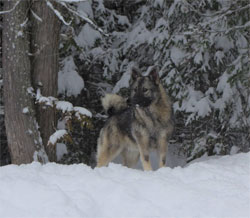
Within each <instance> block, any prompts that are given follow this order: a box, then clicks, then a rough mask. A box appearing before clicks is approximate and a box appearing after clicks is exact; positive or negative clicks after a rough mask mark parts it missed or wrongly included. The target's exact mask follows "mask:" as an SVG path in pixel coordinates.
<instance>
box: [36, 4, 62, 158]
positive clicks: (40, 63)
mask: <svg viewBox="0 0 250 218" xmlns="http://www.w3.org/2000/svg"><path fill="white" fill-rule="evenodd" d="M32 11H33V13H35V14H36V15H37V16H38V17H39V18H37V16H36V15H35V16H32V40H31V42H32V43H31V49H32V54H33V58H32V65H31V67H32V69H31V70H32V79H33V85H34V87H36V88H39V87H40V89H41V93H42V95H44V96H54V97H55V96H56V95H57V75H58V70H59V67H58V48H59V32H60V21H59V20H58V18H57V17H56V15H55V13H54V12H53V11H52V10H51V9H50V8H49V7H48V6H47V5H46V2H45V1H34V2H33V4H32ZM36 109H37V110H36V111H37V118H38V123H39V126H40V131H41V135H42V139H43V144H44V145H45V149H46V152H47V154H48V156H49V160H50V161H56V152H55V147H53V146H51V147H47V143H48V140H49V137H50V135H52V134H53V133H54V131H55V129H56V115H55V111H54V110H53V109H51V108H45V107H43V106H41V105H38V106H37V108H36Z"/></svg>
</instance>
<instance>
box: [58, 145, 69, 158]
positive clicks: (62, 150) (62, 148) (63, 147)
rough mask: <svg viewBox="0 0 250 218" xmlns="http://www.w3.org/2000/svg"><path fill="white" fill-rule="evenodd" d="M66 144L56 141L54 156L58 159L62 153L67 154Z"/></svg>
mask: <svg viewBox="0 0 250 218" xmlns="http://www.w3.org/2000/svg"><path fill="white" fill-rule="evenodd" d="M67 153H68V150H67V146H66V145H65V144H64V143H56V158H57V161H60V160H61V159H62V157H63V155H64V154H67Z"/></svg>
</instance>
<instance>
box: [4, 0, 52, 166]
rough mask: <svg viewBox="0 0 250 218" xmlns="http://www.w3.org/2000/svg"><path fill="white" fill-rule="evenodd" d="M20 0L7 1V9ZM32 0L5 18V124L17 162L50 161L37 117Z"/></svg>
mask: <svg viewBox="0 0 250 218" xmlns="http://www.w3.org/2000/svg"><path fill="white" fill-rule="evenodd" d="M16 2H17V1H13V0H8V1H4V10H9V9H11V8H13V7H14V5H15V4H16ZM29 4H30V2H29V1H28V0H26V1H21V2H20V3H19V4H18V6H17V7H16V8H15V10H13V11H12V12H11V13H7V14H6V15H5V16H4V22H3V28H4V29H3V79H4V105H5V125H6V133H7V139H8V146H9V149H10V152H11V160H12V163H14V164H22V163H30V162H32V161H33V160H38V161H40V162H43V163H44V162H46V161H47V155H46V153H45V152H44V149H43V145H42V142H41V137H40V134H39V131H38V126H37V123H36V119H35V110H34V102H33V100H32V98H31V96H30V95H29V94H28V90H29V89H30V88H31V76H30V72H31V71H30V70H31V65H30V58H29V47H30V43H29V37H28V31H27V29H26V28H27V21H28V18H27V12H28V9H29Z"/></svg>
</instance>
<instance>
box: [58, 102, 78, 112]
mask: <svg viewBox="0 0 250 218" xmlns="http://www.w3.org/2000/svg"><path fill="white" fill-rule="evenodd" d="M73 108H74V107H73V105H72V104H71V103H70V102H68V101H58V102H57V103H56V109H57V110H61V111H62V112H63V113H66V112H70V111H73Z"/></svg>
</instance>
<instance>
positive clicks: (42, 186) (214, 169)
mask: <svg viewBox="0 0 250 218" xmlns="http://www.w3.org/2000/svg"><path fill="white" fill-rule="evenodd" d="M0 217H1V218H5V217H32V218H38V217H60V218H62V217H82V218H83V217H86V218H87V217H88V218H92V217H112V218H117V217H164V218H166V217H178V218H179V217H180V218H182V217H192V218H193V217H195V218H197V217H218V218H222V217H237V218H241V217H250V153H247V154H243V153H242V154H236V155H232V156H224V157H220V158H216V159H211V160H206V161H202V162H196V163H193V164H190V165H188V166H187V167H184V168H181V167H175V168H173V169H171V168H168V167H166V168H162V169H159V170H157V171H153V172H143V171H140V170H136V169H128V168H126V167H123V166H121V165H118V164H114V163H111V164H110V165H109V167H103V168H96V169H91V168H90V167H88V166H85V165H83V164H78V165H69V166H67V165H59V164H54V163H49V164H46V165H43V166H42V165H40V164H39V163H32V164H28V165H21V166H15V165H9V166H5V167H0Z"/></svg>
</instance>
